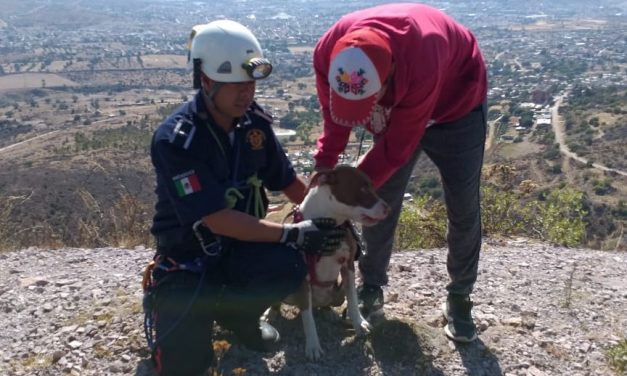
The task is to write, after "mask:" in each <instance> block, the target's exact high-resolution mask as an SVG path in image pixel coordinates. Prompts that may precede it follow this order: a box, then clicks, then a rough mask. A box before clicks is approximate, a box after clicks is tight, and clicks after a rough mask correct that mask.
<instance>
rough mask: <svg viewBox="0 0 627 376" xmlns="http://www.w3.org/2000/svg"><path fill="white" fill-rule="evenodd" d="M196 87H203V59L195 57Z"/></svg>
mask: <svg viewBox="0 0 627 376" xmlns="http://www.w3.org/2000/svg"><path fill="white" fill-rule="evenodd" d="M193 62H194V84H193V85H194V89H200V87H201V79H200V75H201V74H202V70H201V66H202V60H201V59H199V58H195V59H194V61H193Z"/></svg>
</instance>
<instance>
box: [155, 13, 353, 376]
mask: <svg viewBox="0 0 627 376" xmlns="http://www.w3.org/2000/svg"><path fill="white" fill-rule="evenodd" d="M189 47H190V54H189V59H190V61H191V62H192V63H193V66H194V88H196V89H199V90H198V93H197V94H196V95H195V97H194V98H193V99H192V100H191V101H189V102H187V103H185V104H183V105H182V106H181V107H179V108H178V109H177V110H176V111H175V112H174V113H173V114H172V115H171V116H169V117H168V118H167V119H166V120H165V121H164V122H163V123H162V124H161V125H160V126H159V128H158V129H157V130H156V132H155V134H154V137H153V140H152V145H151V157H152V162H153V165H154V167H155V172H156V176H157V188H156V193H157V203H156V214H155V216H154V222H153V225H152V228H151V231H152V233H153V234H154V235H155V237H156V241H157V255H156V256H155V260H154V263H153V269H152V272H151V273H148V275H149V276H151V277H152V278H149V279H150V281H149V282H148V283H147V287H146V297H145V303H146V304H145V309H146V313H147V314H146V323H147V325H146V329H147V330H146V336H147V338H148V342H149V344H150V346H151V348H152V351H153V360H154V362H155V366H156V370H157V372H158V373H159V374H160V375H200V374H202V373H203V372H206V370H207V369H208V368H209V367H210V366H211V364H212V361H213V350H212V346H211V339H212V324H213V321H214V320H215V321H217V322H218V323H219V324H220V325H221V326H222V327H226V328H228V329H230V330H232V331H233V332H234V334H235V335H236V336H237V338H238V339H239V341H240V342H241V343H242V344H243V345H244V346H246V347H247V348H249V349H252V350H258V351H265V350H267V349H269V348H270V347H271V346H270V345H272V344H275V343H276V342H277V341H278V340H279V333H278V331H277V330H276V329H275V328H273V327H272V326H271V325H270V324H268V323H266V322H263V321H260V320H259V317H260V315H261V314H262V313H263V311H264V310H265V309H266V308H267V307H269V306H270V305H271V304H274V303H277V302H280V301H281V299H283V298H284V297H286V296H287V295H289V294H290V293H292V292H294V291H295V290H296V289H297V288H298V287H299V286H300V285H301V284H302V282H303V280H304V277H305V275H306V267H305V263H304V261H303V257H302V254H301V252H305V253H315V252H324V251H331V250H333V249H335V248H337V246H338V245H339V241H340V239H341V237H342V236H343V235H342V234H343V232H342V231H340V230H338V229H337V228H336V227H335V225H336V224H335V223H334V221H333V220H331V219H328V218H318V219H314V220H308V221H303V222H300V223H297V224H284V225H282V224H278V223H273V222H270V221H267V220H264V219H263V218H264V217H265V214H266V209H267V206H268V200H267V197H266V193H265V188H267V189H268V190H271V191H283V193H284V194H285V195H286V196H287V197H288V198H289V199H290V200H291V201H292V202H294V203H300V202H301V201H302V199H303V197H304V195H305V190H306V187H305V184H304V182H303V181H302V180H301V179H300V178H299V177H297V176H296V174H295V172H294V169H293V168H292V165H291V163H290V162H289V161H288V159H287V157H286V155H285V153H284V152H283V149H282V148H281V145H280V144H279V142H278V141H277V139H276V137H275V135H274V133H273V131H272V128H271V123H272V118H271V116H270V115H268V114H267V113H266V112H264V110H263V109H262V108H261V107H260V106H259V105H257V103H256V102H255V101H254V93H255V85H256V80H258V79H263V78H266V77H267V76H268V75H269V74H270V72H271V71H272V65H271V64H270V62H269V61H268V60H267V59H265V58H264V57H263V54H262V51H261V47H260V45H259V42H258V41H257V39H256V38H255V36H254V35H253V34H252V33H251V32H250V31H249V30H248V29H247V28H245V27H244V26H242V25H240V24H239V23H237V22H233V21H228V20H220V21H215V22H211V23H209V24H206V25H198V26H196V27H194V29H193V31H192V34H191V36H190V46H189ZM153 330H154V333H155V335H154V338H153V334H152V333H153Z"/></svg>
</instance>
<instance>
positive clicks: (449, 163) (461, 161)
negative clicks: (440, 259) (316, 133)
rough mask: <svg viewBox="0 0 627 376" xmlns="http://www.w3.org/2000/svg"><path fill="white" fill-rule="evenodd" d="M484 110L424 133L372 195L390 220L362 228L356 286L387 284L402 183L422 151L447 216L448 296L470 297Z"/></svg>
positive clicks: (474, 277) (476, 258)
mask: <svg viewBox="0 0 627 376" xmlns="http://www.w3.org/2000/svg"><path fill="white" fill-rule="evenodd" d="M486 112H487V108H486V104H485V103H484V104H483V106H479V107H478V108H476V109H475V110H473V111H472V112H470V113H469V114H468V115H466V116H464V117H463V118H461V119H459V120H456V121H452V122H448V123H441V124H434V125H432V126H431V127H429V128H427V130H426V132H425V135H424V137H423V138H422V140H421V143H420V147H418V148H416V150H415V151H414V153H413V155H412V156H411V158H410V159H409V161H407V163H406V164H405V165H404V166H402V167H401V168H400V169H399V170H398V171H397V172H396V173H395V174H394V175H392V177H390V179H389V180H388V181H386V182H385V183H384V184H383V186H381V188H379V190H378V194H379V195H380V196H381V198H383V199H384V200H385V201H386V202H387V203H388V204H389V205H390V208H391V214H390V215H389V216H388V217H387V218H386V219H385V220H383V221H381V222H379V223H378V224H377V225H375V226H372V227H364V228H363V236H364V240H365V242H366V252H365V254H364V255H363V256H362V257H361V258H360V259H359V270H360V272H361V277H362V281H363V282H364V283H366V284H371V285H377V286H383V285H386V284H387V283H388V275H387V269H388V266H389V264H390V257H391V254H392V246H393V242H394V231H395V230H396V226H397V224H398V219H399V216H400V213H401V206H402V204H403V195H404V193H405V189H406V188H407V183H408V181H409V178H410V177H411V174H412V171H413V169H414V166H415V164H416V161H417V160H418V157H419V156H420V153H421V151H422V150H424V152H425V153H426V154H427V156H428V157H429V158H430V159H431V160H432V161H433V163H434V164H435V165H436V166H437V168H438V170H439V171H440V176H441V178H442V186H443V189H444V200H445V202H446V209H447V216H448V233H447V241H448V249H449V252H448V258H447V263H446V265H447V270H448V274H449V276H450V278H451V282H450V283H449V284H448V285H447V287H446V289H447V290H448V291H449V292H450V293H456V294H470V293H471V292H472V288H473V285H474V283H475V281H476V280H477V268H478V265H479V251H480V249H481V210H480V204H479V182H480V178H481V166H482V164H483V149H484V144H485V138H486Z"/></svg>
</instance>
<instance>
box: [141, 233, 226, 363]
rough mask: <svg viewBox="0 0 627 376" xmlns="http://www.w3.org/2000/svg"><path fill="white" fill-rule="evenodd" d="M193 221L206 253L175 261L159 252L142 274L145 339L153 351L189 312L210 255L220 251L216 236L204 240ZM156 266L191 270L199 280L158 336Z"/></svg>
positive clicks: (157, 282)
mask: <svg viewBox="0 0 627 376" xmlns="http://www.w3.org/2000/svg"><path fill="white" fill-rule="evenodd" d="M196 227H199V226H197V225H196V224H194V230H195V233H196V234H197V237H199V239H198V241H199V243H200V245H201V247H202V249H203V252H204V253H205V254H204V255H203V256H200V257H197V258H195V259H194V260H192V261H189V262H185V263H179V262H176V260H174V259H173V258H171V257H167V256H163V255H160V254H158V255H157V256H155V258H154V259H153V260H152V261H151V262H150V263H149V264H148V266H147V267H146V269H145V270H144V275H143V278H142V289H143V291H144V299H143V309H144V335H145V336H146V341H147V342H148V347H149V348H150V349H151V351H155V350H156V349H157V345H158V344H159V343H160V342H162V341H163V340H164V339H165V338H166V337H167V336H168V335H170V334H171V333H172V332H173V331H174V329H175V328H176V327H177V326H178V325H179V324H180V323H181V321H183V319H184V318H185V316H187V314H188V313H189V311H190V309H191V308H192V306H193V305H194V303H195V302H196V299H198V294H199V293H200V289H201V288H202V285H203V281H204V280H205V275H206V274H207V263H208V262H209V261H210V260H211V258H212V257H217V256H219V255H220V253H221V249H222V247H221V244H220V241H219V240H216V241H214V242H212V243H207V242H206V239H204V238H203V237H202V236H199V235H198V234H200V232H198V231H196V230H197V229H196ZM155 269H160V270H162V271H164V272H166V273H170V272H177V271H187V272H190V273H194V274H200V279H199V280H198V284H197V285H196V288H195V290H194V293H193V295H192V297H191V298H190V299H189V302H188V303H187V306H186V307H185V309H184V310H183V312H182V313H181V316H180V317H179V318H178V319H177V320H176V321H175V322H174V324H172V326H171V327H170V328H168V330H167V331H166V332H165V333H163V334H161V335H160V337H159V338H155V327H154V325H155V319H156V310H155V308H156V307H155V300H156V290H157V287H158V286H159V284H160V281H155V280H153V278H152V274H153V272H154V271H155ZM165 278H166V277H163V278H162V281H163V280H165Z"/></svg>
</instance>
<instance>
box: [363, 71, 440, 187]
mask: <svg viewBox="0 0 627 376" xmlns="http://www.w3.org/2000/svg"><path fill="white" fill-rule="evenodd" d="M438 81H439V80H438V79H437V78H434V80H433V81H432V83H431V85H429V86H427V87H428V88H429V89H427V90H426V92H428V93H429V94H428V96H427V97H425V96H424V93H425V86H419V85H415V87H419V89H416V90H410V91H409V92H408V93H407V96H406V98H408V99H407V100H406V101H403V103H401V104H400V105H399V106H397V107H395V108H393V109H392V113H391V115H390V116H391V118H390V125H389V129H388V130H387V131H386V132H385V133H384V134H383V136H381V138H380V139H378V140H377V142H375V144H374V146H373V147H372V149H370V151H369V152H368V153H367V154H366V155H365V156H364V158H363V159H362V160H361V162H360V163H359V166H358V168H359V169H360V170H362V171H363V172H364V173H365V174H366V175H368V176H369V177H370V179H372V183H373V184H374V186H375V188H379V187H381V186H382V185H383V183H385V182H386V181H387V180H388V179H389V178H390V176H392V175H393V174H394V173H395V172H396V171H397V170H398V169H399V168H400V167H402V166H403V165H404V164H405V163H406V162H407V161H408V160H409V158H410V157H411V155H412V153H413V152H414V150H415V149H416V147H417V146H418V145H419V144H420V140H421V139H422V136H423V135H424V133H425V129H426V127H427V123H428V122H429V120H431V119H430V117H431V114H432V112H433V109H434V107H435V104H436V100H437V97H438V92H439V90H438V86H439V85H438V84H437V82H438Z"/></svg>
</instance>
